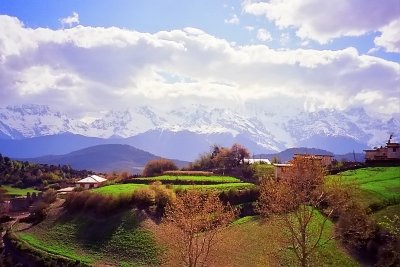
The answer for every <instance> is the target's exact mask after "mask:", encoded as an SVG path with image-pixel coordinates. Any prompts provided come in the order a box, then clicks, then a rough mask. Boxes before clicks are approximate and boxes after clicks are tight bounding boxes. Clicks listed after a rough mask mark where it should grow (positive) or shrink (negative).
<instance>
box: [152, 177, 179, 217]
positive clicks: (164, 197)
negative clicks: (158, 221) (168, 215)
mask: <svg viewBox="0 0 400 267" xmlns="http://www.w3.org/2000/svg"><path fill="white" fill-rule="evenodd" d="M150 189H151V190H153V191H154V193H155V204H156V206H157V208H156V211H157V213H158V214H159V215H160V216H162V215H163V214H164V211H165V207H166V206H167V205H172V203H173V202H174V201H175V199H176V195H175V192H174V191H173V190H172V189H168V188H167V187H166V186H165V185H162V184H161V182H155V183H153V184H152V185H151V186H150Z"/></svg>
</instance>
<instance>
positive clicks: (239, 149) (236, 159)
mask: <svg viewBox="0 0 400 267" xmlns="http://www.w3.org/2000/svg"><path fill="white" fill-rule="evenodd" d="M249 156H250V154H249V152H248V150H247V149H246V148H245V147H243V146H242V145H240V144H233V145H232V146H231V147H230V148H228V147H222V146H217V145H215V146H213V147H212V148H211V151H210V152H208V153H205V154H202V155H200V158H199V159H197V160H196V161H195V162H193V163H192V164H191V165H190V167H189V169H192V170H198V171H207V170H214V171H217V172H218V171H219V172H222V173H223V174H225V173H231V172H232V171H233V170H234V169H235V168H238V167H240V166H243V163H244V159H245V158H248V157H249Z"/></svg>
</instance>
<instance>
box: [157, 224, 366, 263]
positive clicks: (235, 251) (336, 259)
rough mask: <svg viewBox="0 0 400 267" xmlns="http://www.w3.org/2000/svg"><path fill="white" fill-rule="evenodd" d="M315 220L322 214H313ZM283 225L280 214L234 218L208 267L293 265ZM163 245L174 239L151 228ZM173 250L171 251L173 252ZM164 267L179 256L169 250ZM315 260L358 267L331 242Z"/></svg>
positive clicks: (212, 253) (326, 230) (320, 249)
mask: <svg viewBox="0 0 400 267" xmlns="http://www.w3.org/2000/svg"><path fill="white" fill-rule="evenodd" d="M316 218H317V222H319V220H320V219H322V217H316ZM332 228H333V227H332V223H329V224H327V227H326V229H325V232H324V238H325V239H326V238H328V236H329V235H330V233H331V231H332ZM284 229H285V228H284V227H283V225H282V219H281V218H280V217H273V218H270V219H268V220H263V219H261V218H259V217H256V216H246V217H244V218H241V219H238V220H236V221H235V222H233V223H232V225H231V226H230V227H229V228H227V229H225V230H223V231H222V232H221V236H220V242H219V243H218V245H217V246H216V247H215V249H214V250H212V251H211V259H212V261H211V264H210V266H232V267H235V266H238V267H241V266H297V265H298V264H297V262H296V260H295V256H294V254H293V252H291V251H290V250H289V245H288V243H287V242H286V240H287V236H286V235H285V230H284ZM154 231H155V233H156V236H161V237H160V242H162V243H163V244H164V245H165V246H166V247H169V246H170V247H173V244H170V242H171V243H172V242H174V240H170V239H168V238H165V237H164V238H163V237H162V234H163V233H162V232H161V231H160V232H157V231H159V230H157V229H155V230H154ZM174 253H175V254H174ZM168 255H169V257H168V258H167V259H166V261H167V264H166V266H179V265H180V263H179V261H178V259H179V255H177V253H176V252H174V251H170V252H169V254H168ZM316 258H317V259H318V261H317V262H315V261H314V263H315V264H314V265H313V266H359V264H358V263H357V262H355V261H354V260H353V259H351V257H350V256H348V255H347V254H346V253H345V252H343V250H342V249H341V248H340V246H339V245H338V244H337V243H336V242H335V241H331V242H329V243H327V244H326V245H325V246H324V247H322V248H319V249H318V251H317V252H316Z"/></svg>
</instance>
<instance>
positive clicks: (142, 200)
mask: <svg viewBox="0 0 400 267" xmlns="http://www.w3.org/2000/svg"><path fill="white" fill-rule="evenodd" d="M155 198H156V196H155V192H154V190H151V189H150V188H139V189H136V190H135V192H134V193H133V196H132V200H133V203H134V204H135V205H136V207H138V208H139V209H145V208H147V207H149V206H151V205H153V204H154V202H155Z"/></svg>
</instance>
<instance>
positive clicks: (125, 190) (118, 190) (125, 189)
mask: <svg viewBox="0 0 400 267" xmlns="http://www.w3.org/2000/svg"><path fill="white" fill-rule="evenodd" d="M143 187H147V185H145V184H113V185H107V186H102V187H98V188H95V189H92V190H91V191H92V192H96V193H100V194H108V195H120V194H132V193H133V191H135V190H136V189H138V188H143Z"/></svg>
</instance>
